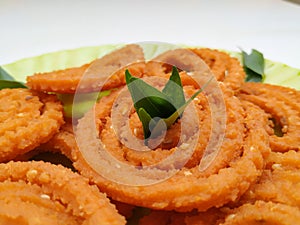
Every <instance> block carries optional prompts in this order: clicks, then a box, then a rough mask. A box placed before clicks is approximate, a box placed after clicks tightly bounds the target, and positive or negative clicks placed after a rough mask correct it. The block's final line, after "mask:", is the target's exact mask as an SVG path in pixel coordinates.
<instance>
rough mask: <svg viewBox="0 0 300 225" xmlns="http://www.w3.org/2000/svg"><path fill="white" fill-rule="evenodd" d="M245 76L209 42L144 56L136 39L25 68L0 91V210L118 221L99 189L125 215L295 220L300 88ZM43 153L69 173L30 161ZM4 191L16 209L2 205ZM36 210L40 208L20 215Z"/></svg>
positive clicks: (69, 220)
mask: <svg viewBox="0 0 300 225" xmlns="http://www.w3.org/2000/svg"><path fill="white" fill-rule="evenodd" d="M245 76H246V74H245V72H244V69H243V66H242V65H241V64H240V63H239V61H238V60H237V59H236V58H233V57H230V56H229V55H228V54H227V53H224V52H220V51H218V50H212V49H196V48H193V49H175V50H170V51H166V52H165V53H162V54H161V55H158V56H157V57H155V58H154V59H151V60H150V61H145V60H144V54H143V50H142V49H141V48H140V47H139V46H138V45H127V46H125V47H123V48H120V49H117V50H116V51H114V52H112V53H110V54H107V55H105V56H104V57H102V58H100V59H97V60H95V61H93V62H91V63H89V64H86V65H83V66H81V67H77V68H67V69H65V70H60V71H54V72H49V73H41V74H34V75H32V76H29V77H28V78H27V86H28V87H29V88H30V90H28V89H24V88H19V89H4V90H1V91H0V93H1V94H2V95H1V98H0V99H1V101H3V102H4V103H5V102H6V100H7V99H11V100H12V102H14V104H13V105H12V106H11V107H10V110H9V111H7V113H5V111H6V110H5V109H6V108H3V110H2V112H3V113H2V114H1V117H2V118H4V120H3V121H6V122H5V123H4V124H5V125H3V126H2V128H1V129H2V133H3V134H5V135H4V136H3V137H2V139H1V142H0V143H1V144H2V145H3V146H5V149H6V150H5V151H2V152H1V154H0V156H1V157H2V158H1V160H2V162H3V163H2V164H0V166H1V167H3V168H2V169H3V173H2V175H1V177H2V178H1V182H2V183H1V190H3V193H7V194H4V195H1V196H2V197H1V199H0V201H4V202H6V203H5V204H6V206H7V207H4V208H2V209H1V210H2V211H1V212H2V214H1V212H0V219H2V221H5V222H6V223H8V222H16V221H17V222H18V224H34V221H33V220H34V218H39V219H40V220H43V218H44V220H43V222H44V223H43V224H46V222H47V221H49V224H125V223H126V221H125V219H124V217H122V216H121V215H119V214H118V213H117V211H116V209H115V208H114V206H113V205H112V204H111V203H109V200H108V199H107V198H106V197H105V195H102V194H101V193H100V192H99V190H100V191H101V192H104V193H105V194H106V195H107V196H108V197H109V198H110V199H111V200H112V202H113V203H114V204H115V205H116V207H117V209H118V211H119V213H121V214H122V215H124V216H125V217H126V219H127V224H141V225H146V224H165V225H167V224H168V225H170V224H171V225H172V224H173V225H176V224H186V225H190V224H213V225H214V224H240V223H243V222H249V223H251V224H260V223H261V222H262V221H264V222H265V224H274V223H275V222H276V223H277V224H295V221H299V212H300V211H299V203H298V201H297V200H295V196H296V194H297V190H298V186H297V184H296V183H295V181H296V180H298V175H299V174H298V173H299V163H298V161H297V159H298V158H299V157H298V154H299V153H298V151H299V135H298V133H297V132H298V130H299V129H297V128H298V125H299V117H300V116H299V106H298V105H299V104H298V103H299V91H296V90H293V89H291V88H284V87H279V86H276V85H266V84H261V83H252V82H247V83H245V81H244V80H245ZM100 90H101V92H100V94H99V93H98V92H99V91H100ZM53 92H55V93H56V94H57V95H58V98H59V99H60V100H62V101H63V107H64V109H65V112H64V113H65V114H64V116H65V117H64V118H63V111H62V104H61V103H60V102H59V100H58V99H57V98H56V96H55V95H54V94H49V93H53ZM46 93H48V94H46ZM274 93H276V94H274ZM66 94H68V95H66ZM26 96H31V97H30V99H29V98H26ZM66 96H67V97H66ZM271 96H272V100H271ZM69 97H70V101H71V104H70V105H71V106H72V107H71V109H73V114H72V113H67V110H68V107H69V105H68V104H69V103H66V102H64V101H65V100H66V99H67V98H69ZM28 100H30V101H29V102H28ZM87 103H88V104H87ZM274 104H275V105H274ZM2 105H4V104H2ZM82 106H84V108H86V107H87V108H90V110H88V111H87V112H86V113H85V112H84V111H80V110H81V107H82ZM4 107H5V106H4ZM76 107H77V108H76ZM66 109H67V110H66ZM77 109H80V110H79V111H80V113H78V112H77V111H76V110H77ZM27 115H28V116H27ZM12 116H13V117H14V118H15V119H14V120H13V121H14V123H12V122H11V121H12V120H11V119H10V118H12ZM67 116H69V117H70V116H73V118H71V119H70V118H69V119H68V118H66V117H67ZM64 119H65V121H64ZM71 122H73V124H72V123H71ZM20 126H21V128H19V129H17V128H16V127H20ZM31 131H34V132H31ZM30 132H31V133H30ZM29 133H30V134H31V135H27V136H26V135H25V134H29ZM15 134H16V135H15ZM32 134H34V135H32ZM24 135H25V136H24ZM29 136H30V138H29ZM13 137H14V139H13V140H14V142H13V143H11V142H10V140H12V138H13ZM24 140H27V141H26V142H24ZM9 143H11V144H9ZM43 152H53V153H55V154H57V153H60V154H63V155H65V156H67V158H68V159H69V160H70V161H71V164H72V165H71V168H72V169H73V171H74V172H72V171H71V170H69V169H66V168H64V167H63V166H55V165H53V164H49V163H45V162H31V160H32V159H33V158H35V159H40V158H38V157H36V156H35V155H36V154H40V155H41V154H42V153H43ZM11 159H14V160H23V161H28V162H22V163H21V162H9V163H6V162H7V161H9V160H11ZM44 160H47V159H44ZM66 165H67V164H66ZM68 166H69V164H68ZM79 174H80V175H79ZM49 177H50V178H51V179H50V180H51V182H50V180H49V179H46V178H49ZM83 177H85V178H83ZM285 178H286V179H285ZM72 187H76V188H75V189H74V188H73V189H72ZM77 187H78V188H77ZM96 187H97V188H96ZM10 188H12V190H22V191H24V192H23V194H22V193H21V192H18V193H19V194H15V193H14V191H9V189H10ZM282 188H284V189H285V190H286V191H285V192H284V193H282V191H281V189H282ZM62 190H63V191H62ZM29 193H30V194H29ZM25 195H26V196H27V197H26V198H27V200H28V201H26V202H24V201H23V199H24V196H25ZM41 196H44V197H41ZM9 199H15V200H16V201H17V202H18V203H16V204H18V205H20V206H22V209H24V210H18V211H16V213H15V214H11V213H10V212H12V211H11V210H9V209H10V208H9V207H13V206H14V203H13V202H11V204H8V203H7V202H8V200H9ZM296 199H297V197H296ZM98 200H99V201H98ZM53 202H54V203H53ZM100 202H101V203H100ZM35 208H36V209H38V213H39V214H38V215H39V216H37V217H31V216H29V215H26V214H24V212H26V209H30V210H33V209H35ZM50 211H51V214H52V215H53V216H52V217H51V218H48V217H47V215H48V214H49V213H48V212H50ZM16 214H18V215H16ZM46 214H47V215H46ZM291 214H292V215H291ZM46 218H47V219H46ZM57 218H61V219H60V220H58V219H57Z"/></svg>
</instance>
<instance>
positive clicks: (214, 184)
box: [74, 87, 269, 211]
mask: <svg viewBox="0 0 300 225" xmlns="http://www.w3.org/2000/svg"><path fill="white" fill-rule="evenodd" d="M189 88H191V87H189ZM226 90H227V89H226V88H225V87H224V92H223V94H224V99H225V104H226V118H227V119H226V131H225V138H224V140H223V142H222V144H221V146H220V151H219V154H218V155H217V156H216V158H215V160H214V161H213V163H211V164H210V165H209V166H208V167H207V168H206V169H205V170H201V169H199V160H200V159H201V157H203V152H202V150H201V147H200V146H202V144H205V142H203V143H202V141H204V140H205V139H206V137H205V135H206V134H205V133H204V134H203V136H204V140H202V139H201V135H200V136H199V134H198V133H197V132H196V133H193V132H192V130H193V129H192V126H187V128H188V129H187V131H182V132H183V133H184V136H185V138H186V140H187V141H184V142H182V143H181V142H179V144H178V146H176V145H175V146H172V147H171V148H170V149H164V147H161V146H159V147H158V148H156V149H154V150H151V151H135V150H132V149H129V148H128V147H126V144H124V142H125V143H126V141H128V140H129V139H128V138H127V137H128V136H126V137H124V136H123V139H122V135H121V139H119V138H118V137H117V134H116V132H115V130H114V129H115V128H116V127H115V126H114V125H113V124H112V123H111V121H114V120H112V119H111V115H112V114H111V112H112V110H113V109H116V107H117V108H118V112H121V114H123V115H125V114H126V113H125V110H126V109H125V110H124V112H122V111H120V110H121V109H124V108H123V107H125V106H126V100H125V99H126V95H125V98H121V99H120V101H116V102H115V98H117V97H118V93H119V92H117V91H116V92H114V93H113V94H111V95H110V96H108V97H104V98H103V99H101V100H100V102H99V103H97V104H96V106H95V111H93V110H91V111H90V112H88V113H87V114H86V115H85V116H84V117H83V118H82V119H80V120H79V123H78V126H77V130H76V140H77V142H78V145H79V152H78V154H77V156H76V157H75V159H76V160H75V162H74V167H75V168H76V169H77V170H78V171H79V172H80V173H81V174H82V175H84V176H86V177H88V178H89V179H90V180H91V181H92V182H94V183H95V184H97V185H98V186H99V188H100V189H101V190H103V191H105V192H106V193H107V194H108V196H109V197H111V198H113V199H115V200H117V201H121V202H125V203H129V204H133V205H138V206H145V207H148V208H152V209H164V210H176V211H190V210H192V209H194V208H196V209H198V210H199V211H205V210H207V209H209V208H211V207H213V206H216V207H220V206H222V205H224V204H226V203H228V202H233V201H236V200H237V199H238V198H239V197H240V196H241V195H242V194H243V193H245V191H246V190H247V189H248V188H249V186H250V185H251V184H253V183H254V182H255V181H256V179H257V177H258V176H259V175H260V174H261V171H262V168H263V165H264V162H263V158H264V157H266V155H267V154H268V152H269V146H268V137H267V134H266V132H265V130H264V129H263V128H264V126H266V123H267V121H266V120H267V119H266V117H262V116H260V115H261V111H260V110H259V109H258V108H257V107H256V106H254V105H253V104H250V103H243V104H241V102H240V101H239V100H238V99H237V98H235V97H233V96H232V92H231V91H226ZM120 93H121V94H120V95H121V96H122V97H124V96H123V95H122V92H120ZM199 98H200V99H201V98H202V97H199ZM199 98H197V99H195V100H194V101H195V108H196V114H198V115H200V121H202V122H204V121H206V120H205V117H201V115H202V116H203V115H209V113H208V112H209V111H206V113H205V108H206V107H205V101H203V102H202V101H200V102H201V104H200V103H199ZM113 103H114V104H113ZM122 103H124V104H123V105H122ZM202 103H204V104H203V105H202ZM202 106H203V108H202ZM119 107H120V108H119ZM201 110H204V112H202V113H201ZM128 112H129V120H134V118H135V112H134V111H132V110H129V111H128ZM93 113H94V114H93ZM185 113H186V111H185ZM118 115H120V113H118ZM186 115H187V117H186V118H185V116H184V115H183V117H182V118H181V123H183V121H184V120H185V119H187V120H186V122H184V123H186V124H194V121H193V120H191V121H189V120H190V118H192V117H190V116H189V114H188V112H187V114H186ZM257 118H259V119H257ZM214 119H216V118H214ZM210 120H212V119H211V118H210ZM115 121H119V120H115ZM208 121H209V120H208ZM189 122H190V123H189ZM129 124H131V128H130V129H131V131H132V134H133V135H138V132H135V129H139V127H140V124H137V123H130V122H129ZM134 124H135V126H134ZM128 126H129V127H130V125H128ZM132 126H133V127H132ZM208 126H209V125H208ZM117 127H118V126H117ZM175 127H176V125H175V126H174V130H173V131H174V132H175V133H176V130H175V129H176V128H175ZM95 128H96V130H97V129H98V130H97V131H96V130H95ZM182 129H184V126H183V127H182ZM121 130H122V125H121ZM170 130H172V128H170ZM196 130H197V129H196ZM117 132H118V131H117ZM171 132H172V131H171ZM185 132H186V133H185ZM189 132H191V133H189ZM121 133H122V132H121ZM123 134H124V133H123ZM195 134H196V135H195ZM208 136H209V135H208ZM194 137H197V138H196V139H195V140H197V141H196V144H195V145H194V147H195V151H194V152H193V151H191V150H193V149H192V147H193V145H192V144H191V143H190V142H189V141H190V140H193V139H194ZM198 137H199V142H198ZM217 137H220V136H217ZM208 139H209V138H208ZM99 140H101V143H99ZM206 145H207V143H206ZM104 147H105V150H106V151H107V152H108V153H103V148H104ZM202 147H203V146H202ZM198 148H199V149H198ZM178 149H179V150H180V151H179V153H178V152H177V153H176V151H178ZM87 152H88V154H86V153H87ZM191 152H192V154H190V153H191ZM98 154H99V155H100V157H99V155H98ZM172 154H173V155H174V154H175V156H176V154H179V155H178V156H179V157H178V158H176V157H175V159H173V161H172V159H171V162H172V163H173V164H172V163H171V164H170V161H168V160H170V159H169V158H168V157H170V156H172ZM112 156H113V157H112ZM132 157H133V158H134V159H135V160H132V159H131V158H132ZM187 157H190V160H187V161H186V162H187V164H185V162H182V161H181V160H182V158H187ZM164 158H167V160H165V161H164V160H162V159H164ZM116 159H117V160H116ZM136 159H139V160H140V161H136ZM150 159H154V165H156V166H155V167H151V165H150V166H149V163H150V162H151V163H153V161H148V162H147V160H150ZM99 160H100V161H99ZM105 160H107V161H105ZM144 160H145V162H144ZM161 162H163V163H161ZM195 162H197V163H195ZM160 163H161V164H160ZM137 164H139V165H137ZM140 165H142V166H141V167H140ZM157 165H159V166H157ZM177 165H179V166H180V167H181V168H178V167H176V166H177ZM185 165H187V166H185ZM136 168H138V169H136ZM144 168H146V169H144ZM174 171H175V172H174ZM170 173H171V175H170ZM166 174H167V176H166V178H165V179H161V177H164V175H166ZM169 175H170V176H169ZM149 181H150V182H149ZM143 182H145V183H143Z"/></svg>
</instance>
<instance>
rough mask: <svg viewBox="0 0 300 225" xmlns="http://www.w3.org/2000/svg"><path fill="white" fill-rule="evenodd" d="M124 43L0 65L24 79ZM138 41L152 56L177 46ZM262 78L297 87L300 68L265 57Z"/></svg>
mask: <svg viewBox="0 0 300 225" xmlns="http://www.w3.org/2000/svg"><path fill="white" fill-rule="evenodd" d="M123 45H124V44H115V45H112V44H110V45H101V46H90V47H82V48H77V49H71V50H63V51H58V52H52V53H47V54H43V55H40V56H36V57H31V58H26V59H22V60H19V61H16V62H13V63H10V64H6V65H2V68H3V69H4V70H5V71H6V72H8V73H9V74H10V75H12V76H13V77H14V78H15V79H16V80H17V81H22V82H25V81H26V77H27V76H28V75H32V74H34V73H37V72H50V71H53V70H59V69H65V68H68V67H75V66H80V65H83V64H85V63H88V62H91V61H92V60H94V59H96V58H99V57H101V56H103V55H105V54H107V53H109V52H111V51H113V50H114V49H116V48H119V47H122V46H123ZM140 45H141V46H142V47H143V49H144V52H145V57H146V59H150V58H153V57H155V56H156V55H158V54H160V53H162V52H164V51H166V50H169V49H174V48H176V46H175V45H171V44H161V43H159V44H155V43H153V44H152V43H145V44H143V43H141V44H140ZM182 46H184V45H182ZM184 47H186V46H184ZM227 52H228V51H227ZM229 53H230V54H231V55H232V56H235V57H237V58H239V59H240V58H241V54H240V53H238V52H229ZM263 82H265V83H270V84H278V85H283V86H288V87H292V88H295V89H297V90H300V69H296V68H292V67H290V66H288V65H286V64H284V63H280V62H273V61H271V60H266V61H265V78H264V80H263Z"/></svg>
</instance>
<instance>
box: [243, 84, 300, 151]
mask: <svg viewBox="0 0 300 225" xmlns="http://www.w3.org/2000/svg"><path fill="white" fill-rule="evenodd" d="M239 98H241V99H245V100H247V101H251V102H253V103H254V104H256V105H258V106H259V107H260V108H262V109H263V110H264V111H265V112H266V113H268V114H269V116H270V119H271V120H272V121H271V122H272V124H271V125H272V128H274V127H275V128H274V129H269V134H270V145H271V148H272V150H273V151H276V152H286V151H289V150H296V151H299V150H300V92H299V91H297V90H295V89H292V88H288V87H282V86H277V85H272V84H262V83H245V84H244V85H243V87H242V88H241V92H240V94H239ZM274 130H275V131H274Z"/></svg>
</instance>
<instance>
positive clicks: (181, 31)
mask: <svg viewBox="0 0 300 225" xmlns="http://www.w3.org/2000/svg"><path fill="white" fill-rule="evenodd" d="M0 28H1V32H0V65H1V64H6V63H10V62H13V61H15V60H18V59H22V58H24V57H29V56H35V55H39V54H43V53H47V52H52V51H57V50H64V49H70V48H77V47H82V46H92V45H101V44H115V43H132V42H141V41H162V42H168V43H173V44H177V43H179V44H182V43H183V44H189V45H199V46H206V47H213V48H223V49H228V50H239V47H240V48H242V49H244V50H246V51H250V49H251V48H255V49H257V50H259V51H261V52H263V53H264V55H265V57H266V58H269V59H272V60H274V61H280V62H283V63H286V64H288V65H290V66H293V67H297V68H300V5H299V4H298V5H297V4H294V3H291V2H288V1H283V0H249V1H242V0H206V1H204V0H202V1H196V0H185V1H179V0H172V1H171V0H165V1H164V0H161V1H157V0H152V1H144V0H140V1H137V0H128V1H117V0H105V1H102V0H99V1H96V0H90V1H88V0H87V1H84V0H80V1H79V0H72V1H71V0H68V1H58V0H51V1H46V0H39V1H38V0H27V1H25V0H0Z"/></svg>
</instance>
